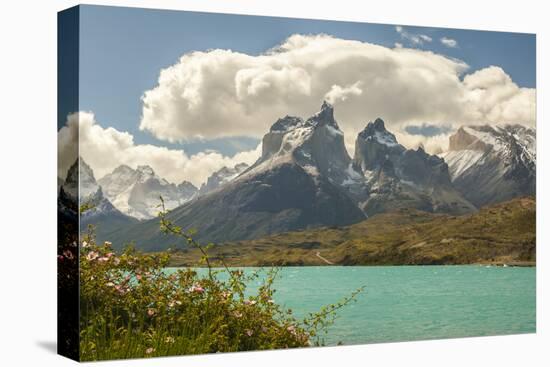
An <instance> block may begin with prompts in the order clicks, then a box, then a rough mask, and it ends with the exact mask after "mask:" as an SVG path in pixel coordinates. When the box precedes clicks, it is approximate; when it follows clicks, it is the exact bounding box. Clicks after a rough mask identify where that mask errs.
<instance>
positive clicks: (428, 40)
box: [419, 34, 432, 42]
mask: <svg viewBox="0 0 550 367" xmlns="http://www.w3.org/2000/svg"><path fill="white" fill-rule="evenodd" d="M419 37H420V38H421V39H422V40H423V41H425V42H432V37H430V36H426V35H425V34H421V35H419Z"/></svg>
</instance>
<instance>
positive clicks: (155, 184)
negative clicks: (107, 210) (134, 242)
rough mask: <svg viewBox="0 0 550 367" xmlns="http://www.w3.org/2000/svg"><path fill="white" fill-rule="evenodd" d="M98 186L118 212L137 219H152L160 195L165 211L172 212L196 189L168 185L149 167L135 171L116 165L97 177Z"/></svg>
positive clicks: (185, 184) (184, 184)
mask: <svg viewBox="0 0 550 367" xmlns="http://www.w3.org/2000/svg"><path fill="white" fill-rule="evenodd" d="M99 185H100V186H101V187H102V188H103V190H104V192H105V195H106V196H107V198H109V200H110V201H111V202H112V203H113V205H114V206H115V207H116V208H117V209H118V210H120V211H121V212H122V213H125V214H126V215H129V216H132V217H134V218H138V219H149V218H153V217H156V215H157V213H158V211H159V204H160V196H162V198H163V199H164V203H165V206H166V208H167V209H173V208H175V207H177V206H180V205H182V204H183V203H185V202H187V201H189V200H191V199H192V198H193V197H194V196H195V195H196V194H197V188H196V187H195V186H193V185H192V184H191V183H189V182H182V183H181V184H179V185H175V184H173V183H170V182H168V181H167V180H165V179H164V178H161V177H159V176H158V175H157V174H156V173H155V172H154V170H153V169H152V168H151V167H149V166H138V167H137V168H136V169H132V168H130V167H128V166H126V165H122V166H119V167H117V168H116V169H115V170H114V171H113V172H111V173H109V174H107V175H106V176H104V177H103V178H101V179H100V180H99Z"/></svg>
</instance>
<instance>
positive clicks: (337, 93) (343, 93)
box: [325, 82, 363, 103]
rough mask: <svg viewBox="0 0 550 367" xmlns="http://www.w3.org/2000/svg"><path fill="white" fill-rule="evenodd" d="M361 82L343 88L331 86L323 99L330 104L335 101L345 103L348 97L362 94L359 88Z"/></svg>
mask: <svg viewBox="0 0 550 367" xmlns="http://www.w3.org/2000/svg"><path fill="white" fill-rule="evenodd" d="M360 85H361V82H355V83H353V84H350V85H348V86H345V87H341V86H339V85H336V84H335V85H333V86H332V87H331V88H330V90H329V91H328V93H327V94H325V99H326V100H327V101H328V102H330V103H335V102H337V101H342V102H343V101H345V100H346V99H348V97H352V96H360V95H361V94H363V90H362V89H361V88H360Z"/></svg>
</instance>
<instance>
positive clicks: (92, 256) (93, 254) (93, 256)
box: [86, 251, 99, 261]
mask: <svg viewBox="0 0 550 367" xmlns="http://www.w3.org/2000/svg"><path fill="white" fill-rule="evenodd" d="M98 257H99V254H98V253H97V252H96V251H91V252H90V253H89V254H88V255H86V259H88V260H89V261H94V260H95V259H97V258H98Z"/></svg>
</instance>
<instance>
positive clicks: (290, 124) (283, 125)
mask: <svg viewBox="0 0 550 367" xmlns="http://www.w3.org/2000/svg"><path fill="white" fill-rule="evenodd" d="M303 123H304V120H302V119H301V118H300V117H296V116H289V115H286V116H285V117H283V118H280V119H278V120H277V121H275V123H274V124H273V125H271V128H270V129H269V131H271V132H285V131H288V130H291V129H293V128H295V127H297V126H299V125H301V124H303Z"/></svg>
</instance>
